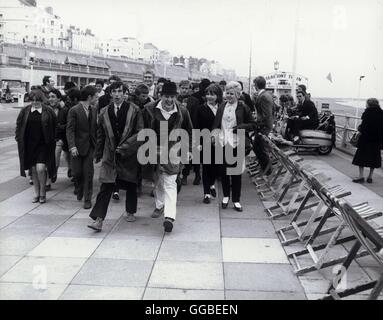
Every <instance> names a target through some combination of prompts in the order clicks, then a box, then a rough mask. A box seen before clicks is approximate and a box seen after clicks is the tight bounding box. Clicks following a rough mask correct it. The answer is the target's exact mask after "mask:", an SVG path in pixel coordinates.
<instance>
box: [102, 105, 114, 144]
mask: <svg viewBox="0 0 383 320" xmlns="http://www.w3.org/2000/svg"><path fill="white" fill-rule="evenodd" d="M107 108H108V109H109V107H107ZM105 111H106V112H105V113H104V123H105V127H106V132H107V133H108V136H109V140H110V143H111V144H112V149H113V150H114V149H115V148H116V146H115V140H114V133H113V129H112V124H111V122H110V118H109V112H108V110H105Z"/></svg>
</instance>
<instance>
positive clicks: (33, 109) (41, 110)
mask: <svg viewBox="0 0 383 320" xmlns="http://www.w3.org/2000/svg"><path fill="white" fill-rule="evenodd" d="M35 111H37V112H38V113H40V114H42V113H43V108H42V107H40V108H35V107H34V106H32V108H31V113H32V112H35Z"/></svg>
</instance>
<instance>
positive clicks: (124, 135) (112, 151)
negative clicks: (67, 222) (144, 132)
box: [88, 81, 144, 232]
mask: <svg viewBox="0 0 383 320" xmlns="http://www.w3.org/2000/svg"><path fill="white" fill-rule="evenodd" d="M110 90H111V95H112V102H111V103H110V104H109V106H107V107H106V108H104V109H103V110H101V113H100V116H99V126H98V132H97V148H96V153H95V159H96V162H99V161H101V159H102V164H101V169H100V181H101V183H102V184H101V187H100V192H99V193H98V195H97V200H96V204H95V205H94V207H93V209H92V212H91V213H90V215H89V216H90V217H91V218H92V219H93V220H94V222H93V223H92V224H90V225H88V227H89V228H91V229H93V230H96V231H98V232H99V231H101V230H102V224H103V221H104V219H105V217H106V214H107V211H108V206H109V202H110V198H111V196H112V193H113V191H114V188H115V185H117V187H118V188H120V189H125V190H126V201H125V210H126V213H127V221H128V222H134V221H135V216H134V214H135V213H136V212H137V182H138V177H139V163H138V160H137V151H138V148H139V146H140V145H141V142H138V141H137V135H138V133H139V131H140V130H141V129H143V128H144V122H143V118H142V113H141V110H140V108H139V107H138V106H136V105H134V104H133V103H131V102H128V101H126V100H125V99H124V94H125V91H126V87H125V86H124V84H123V83H122V82H120V81H117V82H114V83H113V84H111V86H110Z"/></svg>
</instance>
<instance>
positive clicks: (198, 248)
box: [157, 239, 222, 262]
mask: <svg viewBox="0 0 383 320" xmlns="http://www.w3.org/2000/svg"><path fill="white" fill-rule="evenodd" d="M157 261H190V262H192V261H200V262H221V261H222V246H221V242H218V241H196V242H190V241H188V242H185V241H173V240H168V239H166V240H165V241H164V242H163V243H162V245H161V249H160V252H159V255H158V258H157Z"/></svg>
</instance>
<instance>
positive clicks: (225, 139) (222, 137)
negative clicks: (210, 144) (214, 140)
mask: <svg viewBox="0 0 383 320" xmlns="http://www.w3.org/2000/svg"><path fill="white" fill-rule="evenodd" d="M237 107H238V102H236V103H234V104H230V103H228V102H227V103H226V105H225V109H224V111H223V116H222V123H221V132H220V134H219V142H220V143H221V145H222V146H225V145H226V144H230V145H231V146H232V147H233V148H236V147H237V145H238V141H237V134H235V133H233V128H234V127H236V126H237V117H236V115H235V111H236V110H237Z"/></svg>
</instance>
